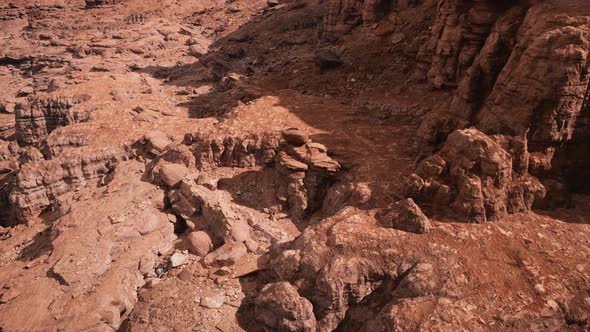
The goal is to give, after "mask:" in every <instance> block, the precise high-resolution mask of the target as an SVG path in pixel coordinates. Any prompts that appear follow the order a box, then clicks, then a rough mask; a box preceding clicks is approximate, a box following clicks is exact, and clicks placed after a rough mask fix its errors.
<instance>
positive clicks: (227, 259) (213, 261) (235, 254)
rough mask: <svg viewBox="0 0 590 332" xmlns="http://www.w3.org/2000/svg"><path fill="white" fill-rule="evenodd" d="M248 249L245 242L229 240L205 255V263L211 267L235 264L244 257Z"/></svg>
mask: <svg viewBox="0 0 590 332" xmlns="http://www.w3.org/2000/svg"><path fill="white" fill-rule="evenodd" d="M247 252H248V249H247V248H246V245H245V244H243V243H236V242H229V243H226V244H224V245H223V246H221V247H220V248H219V249H217V250H215V251H214V252H212V253H209V254H208V255H207V256H206V257H205V264H206V265H207V266H209V267H221V266H227V265H234V264H235V263H236V262H237V261H238V260H239V259H240V258H242V257H243V256H244V255H245V254H246V253H247Z"/></svg>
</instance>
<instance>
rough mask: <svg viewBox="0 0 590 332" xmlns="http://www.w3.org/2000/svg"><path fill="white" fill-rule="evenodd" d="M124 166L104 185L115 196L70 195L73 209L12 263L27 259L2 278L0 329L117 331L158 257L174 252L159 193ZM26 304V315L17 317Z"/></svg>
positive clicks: (95, 191)
mask: <svg viewBox="0 0 590 332" xmlns="http://www.w3.org/2000/svg"><path fill="white" fill-rule="evenodd" d="M121 166H122V167H123V169H122V173H121V174H119V175H120V176H119V175H118V176H115V177H116V179H114V180H113V182H111V183H110V184H109V186H110V187H108V188H110V189H109V191H110V192H111V193H112V195H103V194H101V191H104V188H87V189H89V190H86V191H84V193H83V194H81V193H80V192H78V193H74V192H71V193H70V194H69V195H68V199H70V200H76V201H77V203H78V204H73V205H71V206H70V208H69V209H68V210H67V211H65V213H64V215H63V216H62V217H61V218H60V219H59V221H58V222H56V223H55V224H53V226H52V227H50V228H48V229H47V230H46V231H44V232H41V233H39V236H38V237H37V238H36V239H37V240H38V243H39V244H36V245H34V246H32V247H31V248H29V249H28V250H24V251H23V253H22V254H21V257H19V259H18V260H16V262H15V264H18V261H19V260H25V261H29V262H30V268H29V269H28V270H27V271H28V272H29V273H27V274H20V275H19V274H18V273H15V272H16V271H18V270H19V269H16V268H12V269H3V271H2V272H1V273H0V274H1V276H2V278H1V279H2V280H3V282H2V283H3V290H4V291H3V292H2V295H1V297H2V302H3V304H2V306H3V310H2V312H1V313H0V319H1V320H2V321H3V322H5V323H4V324H5V325H4V326H5V328H8V329H10V330H21V329H22V330H27V331H39V330H44V329H46V328H47V326H49V325H50V324H54V326H59V329H63V330H102V331H106V330H116V329H117V328H118V327H119V326H120V324H121V322H122V320H123V319H124V317H122V315H123V314H124V313H125V312H129V311H130V310H131V309H132V308H133V306H134V304H135V303H136V302H137V290H138V288H140V287H142V286H143V285H144V284H145V283H146V280H145V278H148V277H150V276H155V272H154V271H155V269H156V264H157V261H158V253H159V252H160V253H167V252H169V251H170V250H172V247H173V241H174V240H175V239H176V236H175V235H174V232H173V229H172V228H173V225H172V224H171V223H170V222H169V221H168V220H167V218H166V215H165V214H164V213H162V212H160V211H158V209H159V207H161V202H162V200H163V193H162V192H161V190H159V189H158V188H157V187H155V186H153V185H151V184H149V183H146V182H142V181H141V180H140V179H139V177H129V176H128V175H129V174H132V173H134V172H138V171H140V170H143V168H144V165H143V164H141V163H138V162H134V161H128V162H125V163H123V164H122V165H121ZM77 195H82V196H84V198H81V197H79V196H78V197H77ZM95 195H96V197H95ZM99 197H100V199H99ZM137 197H142V199H141V200H138V199H137ZM36 243H37V242H36ZM9 289H10V290H9ZM34 303H36V304H37V305H35V304H34ZM39 304H40V305H39ZM23 307H26V308H28V311H27V312H28V313H29V315H22V314H20V315H19V314H18V313H22V310H23V309H22V308H23ZM80 317H84V319H80Z"/></svg>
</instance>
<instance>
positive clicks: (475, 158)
mask: <svg viewBox="0 0 590 332" xmlns="http://www.w3.org/2000/svg"><path fill="white" fill-rule="evenodd" d="M505 144H506V145H507V146H508V147H511V148H512V149H508V147H507V149H504V148H503V147H502V146H501V145H500V144H499V143H497V142H496V141H495V140H493V139H492V138H491V137H489V136H487V135H485V134H483V133H481V132H480V131H478V130H477V129H473V128H471V129H464V130H458V131H455V132H453V133H452V134H451V135H449V137H448V139H447V141H446V142H445V143H444V145H443V147H442V149H441V150H440V152H438V153H437V154H435V155H433V156H431V157H429V158H427V159H425V160H423V161H422V162H421V163H420V164H419V165H418V168H417V170H416V172H417V175H413V176H412V177H411V179H410V182H409V188H408V194H409V195H410V196H413V197H415V198H416V199H417V200H418V201H419V202H421V203H423V204H424V205H425V206H428V207H429V208H430V209H431V211H432V212H433V213H435V214H436V213H440V214H443V215H446V216H451V215H452V217H453V218H457V219H458V220H464V221H466V222H476V223H482V222H487V221H495V220H499V219H502V218H503V217H505V216H506V215H507V214H508V213H516V212H522V211H526V210H528V209H530V208H531V207H532V205H533V203H534V201H535V199H539V198H543V197H544V196H545V189H544V188H543V186H542V185H541V184H540V183H539V181H538V180H537V179H536V178H534V177H531V176H530V175H529V174H528V172H527V169H528V166H527V164H528V160H527V152H526V142H514V140H513V139H510V140H507V141H506V142H505ZM515 146H518V147H520V151H518V149H516V148H515ZM508 151H510V152H508ZM519 156H520V157H521V158H520V159H518V157H519Z"/></svg>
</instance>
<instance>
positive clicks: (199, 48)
mask: <svg viewBox="0 0 590 332" xmlns="http://www.w3.org/2000/svg"><path fill="white" fill-rule="evenodd" d="M208 51H209V50H208V47H207V46H204V45H202V44H194V45H191V46H190V47H189V53H190V54H191V55H192V56H194V57H196V58H200V57H202V56H203V55H205V54H207V52H208Z"/></svg>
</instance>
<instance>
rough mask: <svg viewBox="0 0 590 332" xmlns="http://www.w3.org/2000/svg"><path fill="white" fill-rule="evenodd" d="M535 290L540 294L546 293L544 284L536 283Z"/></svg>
mask: <svg viewBox="0 0 590 332" xmlns="http://www.w3.org/2000/svg"><path fill="white" fill-rule="evenodd" d="M535 292H537V293H538V294H543V293H545V287H543V285H541V284H536V285H535Z"/></svg>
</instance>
